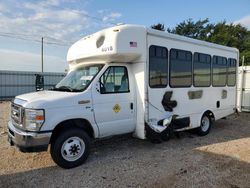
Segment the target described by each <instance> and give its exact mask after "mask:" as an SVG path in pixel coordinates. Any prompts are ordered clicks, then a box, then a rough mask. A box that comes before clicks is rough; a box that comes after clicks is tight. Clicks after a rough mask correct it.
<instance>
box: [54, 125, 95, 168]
mask: <svg viewBox="0 0 250 188" xmlns="http://www.w3.org/2000/svg"><path fill="white" fill-rule="evenodd" d="M89 152H90V138H89V136H88V135H87V134H86V133H85V132H84V131H83V130H82V129H77V128H74V129H71V130H67V131H65V132H62V133H61V134H59V135H58V137H57V138H56V139H55V140H54V142H52V143H51V150H50V154H51V157H52V159H53V160H54V162H55V163H56V164H57V165H58V166H60V167H62V168H74V167H77V166H79V165H81V164H83V163H84V162H85V160H86V159H87V158H88V156H89Z"/></svg>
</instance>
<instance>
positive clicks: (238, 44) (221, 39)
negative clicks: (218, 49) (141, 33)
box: [151, 18, 250, 65]
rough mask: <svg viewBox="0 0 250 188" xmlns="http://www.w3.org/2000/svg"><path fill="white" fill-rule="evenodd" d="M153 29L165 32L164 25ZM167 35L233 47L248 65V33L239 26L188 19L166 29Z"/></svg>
mask: <svg viewBox="0 0 250 188" xmlns="http://www.w3.org/2000/svg"><path fill="white" fill-rule="evenodd" d="M151 27H152V28H154V29H158V30H163V31H164V30H165V27H164V24H160V23H158V24H156V25H153V26H151ZM167 31H168V32H169V33H174V34H179V35H183V36H186V37H190V38H195V39H199V40H205V41H208V42H213V43H216V44H221V45H225V46H229V47H235V48H237V49H239V51H240V57H241V59H242V56H243V55H244V56H245V64H249V65H250V31H249V30H248V29H247V28H246V27H243V26H242V25H240V24H237V25H235V24H232V23H231V24H228V23H226V21H223V22H219V23H217V24H212V23H210V22H209V19H208V18H206V19H203V20H198V21H196V22H195V21H193V20H192V19H188V20H186V21H183V22H181V23H179V24H177V26H176V27H174V28H172V29H171V28H168V29H167Z"/></svg>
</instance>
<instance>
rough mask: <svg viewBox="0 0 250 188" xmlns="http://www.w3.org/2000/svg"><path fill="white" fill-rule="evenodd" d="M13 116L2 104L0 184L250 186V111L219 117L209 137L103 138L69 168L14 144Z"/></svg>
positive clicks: (43, 154) (42, 154)
mask: <svg viewBox="0 0 250 188" xmlns="http://www.w3.org/2000/svg"><path fill="white" fill-rule="evenodd" d="M8 119H9V103H8V102H0V143H1V145H0V151H1V153H0V187H73V186H76V187H80V186H81V187H183V188H184V187H185V188H186V187H202V188H204V187H220V188H223V187H232V188H237V187H250V114H249V113H248V114H247V113H241V114H240V116H236V115H232V116H230V117H228V118H227V119H226V120H219V121H217V122H216V123H215V124H214V126H213V128H212V129H211V132H210V134H209V135H207V136H205V137H198V136H196V135H195V134H192V133H189V132H183V133H180V138H176V137H174V138H172V139H171V140H170V141H168V142H164V143H161V144H152V143H150V142H149V141H147V140H139V139H135V138H132V137H131V135H124V136H120V137H114V138H111V139H107V140H103V141H98V142H95V143H93V148H92V152H91V155H90V156H89V159H88V160H87V161H86V163H85V164H83V165H82V166H79V167H77V168H74V169H70V170H64V169H61V168H60V167H58V166H56V165H55V164H54V162H53V161H52V159H51V158H50V154H49V152H42V153H21V152H19V151H18V150H17V149H16V148H15V147H10V146H9V144H8V142H7V133H6V124H7V121H8Z"/></svg>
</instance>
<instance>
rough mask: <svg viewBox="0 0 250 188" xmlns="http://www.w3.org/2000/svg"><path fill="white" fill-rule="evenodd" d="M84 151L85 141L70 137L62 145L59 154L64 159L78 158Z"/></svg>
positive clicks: (73, 159)
mask: <svg viewBox="0 0 250 188" xmlns="http://www.w3.org/2000/svg"><path fill="white" fill-rule="evenodd" d="M84 151H85V143H84V141H83V140H82V139H81V138H79V137H70V138H68V139H67V140H66V141H65V142H64V143H63V145H62V148H61V155H62V157H63V158H64V159H65V160H66V161H76V160H78V159H79V158H80V157H81V156H82V155H83V153H84Z"/></svg>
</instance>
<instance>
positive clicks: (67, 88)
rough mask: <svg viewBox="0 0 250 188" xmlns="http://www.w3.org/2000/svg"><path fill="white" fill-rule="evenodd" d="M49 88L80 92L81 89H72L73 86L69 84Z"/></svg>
mask: <svg viewBox="0 0 250 188" xmlns="http://www.w3.org/2000/svg"><path fill="white" fill-rule="evenodd" d="M51 90H54V91H69V92H80V91H81V90H79V89H74V88H71V87H69V86H60V87H54V88H52V89H51Z"/></svg>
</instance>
